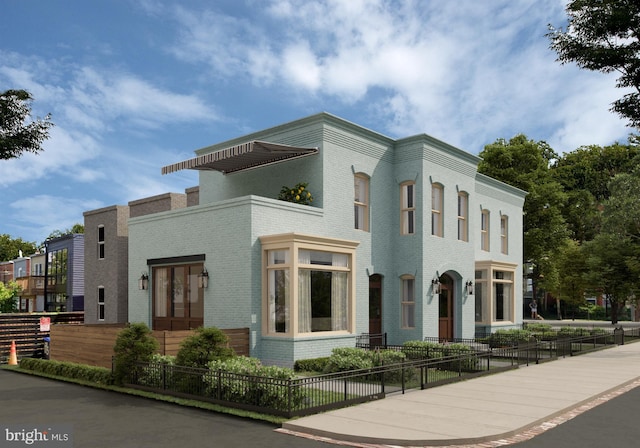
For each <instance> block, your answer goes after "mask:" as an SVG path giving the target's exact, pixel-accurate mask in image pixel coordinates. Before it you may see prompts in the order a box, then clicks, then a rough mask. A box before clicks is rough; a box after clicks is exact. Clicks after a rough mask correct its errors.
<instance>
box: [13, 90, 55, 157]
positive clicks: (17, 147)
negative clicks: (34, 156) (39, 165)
mask: <svg viewBox="0 0 640 448" xmlns="http://www.w3.org/2000/svg"><path fill="white" fill-rule="evenodd" d="M32 100H33V97H32V96H31V94H30V93H29V92H27V91H26V90H7V91H5V92H2V93H0V160H1V159H5V160H6V159H13V158H18V157H20V156H21V155H22V153H24V152H25V151H26V152H32V153H38V152H40V151H42V146H41V145H42V142H44V141H45V140H46V139H47V138H49V129H50V128H51V127H52V126H53V123H52V122H51V115H50V114H48V115H47V116H45V117H44V118H42V119H40V118H39V119H36V120H34V121H31V122H27V119H28V118H29V115H30V113H31V101H32Z"/></svg>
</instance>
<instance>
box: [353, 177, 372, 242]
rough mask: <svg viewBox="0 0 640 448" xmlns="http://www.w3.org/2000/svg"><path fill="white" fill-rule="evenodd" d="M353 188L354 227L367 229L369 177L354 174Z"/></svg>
mask: <svg viewBox="0 0 640 448" xmlns="http://www.w3.org/2000/svg"><path fill="white" fill-rule="evenodd" d="M354 190H355V195H354V201H353V208H354V214H355V228H356V229H359V230H365V231H369V178H368V177H367V176H365V175H364V174H356V175H355V177H354Z"/></svg>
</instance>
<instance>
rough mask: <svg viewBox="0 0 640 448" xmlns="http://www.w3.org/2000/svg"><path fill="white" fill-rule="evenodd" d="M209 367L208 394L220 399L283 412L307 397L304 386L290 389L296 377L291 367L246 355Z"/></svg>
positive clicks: (215, 362) (204, 378)
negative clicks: (288, 392) (264, 361)
mask: <svg viewBox="0 0 640 448" xmlns="http://www.w3.org/2000/svg"><path fill="white" fill-rule="evenodd" d="M207 367H208V368H209V370H210V372H209V373H208V374H206V375H204V377H203V381H204V382H205V384H206V385H207V394H208V395H210V396H212V397H217V398H218V399H222V400H226V401H232V402H236V403H245V404H251V405H254V406H260V407H267V408H271V409H277V410H282V411H287V410H289V404H291V406H292V407H293V408H295V407H297V406H298V405H299V404H300V403H302V400H303V399H304V394H303V390H302V389H301V388H298V387H293V388H287V385H288V382H289V381H291V380H293V379H295V377H296V376H295V372H294V371H293V370H292V369H287V368H284V367H278V366H264V365H262V363H261V362H260V360H258V359H256V358H249V357H246V356H238V357H235V358H230V359H226V360H215V361H211V362H209V363H208V365H207ZM271 380H283V381H271ZM287 391H290V393H291V397H289V396H288V394H287Z"/></svg>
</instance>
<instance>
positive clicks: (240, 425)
mask: <svg viewBox="0 0 640 448" xmlns="http://www.w3.org/2000/svg"><path fill="white" fill-rule="evenodd" d="M639 415H640V387H637V388H635V389H632V390H630V391H629V392H627V393H625V394H623V395H620V396H619V397H616V398H614V399H612V400H610V401H608V402H605V403H603V404H601V405H600V406H597V407H595V408H593V409H591V410H589V411H587V412H585V413H583V414H580V415H578V416H577V417H575V418H573V419H572V420H569V421H567V422H565V423H563V424H562V425H559V426H557V427H555V428H553V429H550V430H548V431H546V432H544V433H542V434H540V435H538V436H536V437H534V438H533V439H530V440H528V441H526V442H522V443H519V444H515V445H511V446H513V447H515V448H542V447H544V448H556V447H558V448H574V447H575V448H590V447H594V448H603V447H607V448H608V447H615V448H631V447H634V448H635V447H638V446H640V425H638V416H639ZM15 425H19V426H24V427H25V428H27V429H28V428H31V427H35V426H36V425H38V426H39V427H44V426H52V425H65V426H72V436H73V445H71V444H67V445H64V444H60V445H56V446H73V447H75V448H85V447H87V448H107V447H109V448H128V447H132V448H133V447H135V448H139V447H154V448H169V447H171V448H176V447H189V448H198V447H215V448H218V447H220V448H223V447H240V446H242V447H258V448H260V447H265V448H289V447H290V448H330V447H333V446H336V445H331V444H328V443H324V442H320V441H315V440H310V439H305V438H299V437H294V436H290V435H286V434H281V433H278V432H275V431H274V430H275V429H276V427H275V426H274V425H270V424H266V423H261V422H257V421H253V420H247V419H241V418H237V417H232V416H227V415H223V414H217V413H214V412H209V411H204V410H198V409H192V408H186V407H181V406H178V405H174V404H170V403H163V402H158V401H153V400H149V399H145V398H140V397H135V396H130V395H122V394H118V393H116V392H109V391H103V390H98V389H92V388H88V387H83V386H78V385H74V384H69V383H63V382H57V381H53V380H48V379H44V378H39V377H33V376H29V375H23V374H19V373H15V372H8V371H3V370H0V448H2V447H5V446H14V447H15V446H27V445H25V444H24V443H22V444H16V443H15V442H14V443H8V442H6V437H5V435H4V433H5V428H6V427H8V426H15ZM31 446H35V447H37V446H43V447H46V446H47V445H46V444H38V443H35V444H33V445H31Z"/></svg>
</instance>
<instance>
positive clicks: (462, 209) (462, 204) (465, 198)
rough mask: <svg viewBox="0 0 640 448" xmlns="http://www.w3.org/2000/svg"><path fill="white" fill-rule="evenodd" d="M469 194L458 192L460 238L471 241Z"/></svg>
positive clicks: (460, 239)
mask: <svg viewBox="0 0 640 448" xmlns="http://www.w3.org/2000/svg"><path fill="white" fill-rule="evenodd" d="M468 217H469V195H468V194H467V193H464V192H462V193H458V240H459V241H469V219H468Z"/></svg>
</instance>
